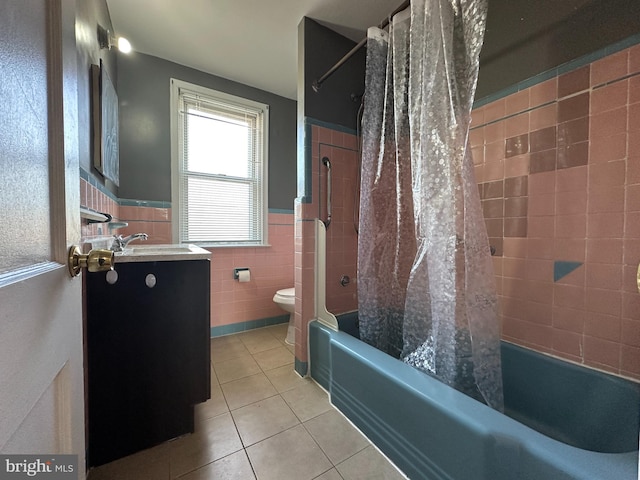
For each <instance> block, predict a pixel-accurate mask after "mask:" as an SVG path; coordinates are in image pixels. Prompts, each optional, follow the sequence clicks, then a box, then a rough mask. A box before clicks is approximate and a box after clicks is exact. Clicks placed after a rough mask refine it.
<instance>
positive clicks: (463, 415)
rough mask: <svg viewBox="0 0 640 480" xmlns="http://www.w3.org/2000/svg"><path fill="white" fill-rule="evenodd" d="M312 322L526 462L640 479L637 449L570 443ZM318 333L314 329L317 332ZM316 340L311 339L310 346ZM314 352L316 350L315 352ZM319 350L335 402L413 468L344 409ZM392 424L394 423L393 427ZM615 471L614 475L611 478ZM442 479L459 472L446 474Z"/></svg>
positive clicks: (335, 342) (399, 460)
mask: <svg viewBox="0 0 640 480" xmlns="http://www.w3.org/2000/svg"><path fill="white" fill-rule="evenodd" d="M309 327H310V329H311V330H315V329H318V332H321V333H322V334H324V335H327V336H328V338H329V344H328V348H329V349H331V348H337V349H340V350H342V351H344V352H345V353H347V354H349V355H352V356H354V357H356V358H357V360H358V361H360V362H362V363H363V364H364V365H366V366H367V367H368V368H371V369H373V370H376V371H377V372H379V373H380V374H381V375H384V376H385V378H386V380H388V381H390V382H393V383H396V384H399V385H408V386H410V388H411V391H412V393H413V394H415V395H416V396H418V397H421V399H422V400H423V401H425V402H427V403H428V404H429V405H430V406H432V407H434V408H436V409H438V410H439V411H441V412H442V414H443V415H446V416H449V417H456V418H459V419H462V420H463V421H464V422H465V425H468V426H469V428H470V429H472V430H473V431H474V433H477V434H478V435H479V436H482V437H486V438H487V439H489V441H490V442H492V445H493V447H495V448H498V449H503V448H506V449H507V450H510V451H514V452H517V455H518V459H520V460H522V461H523V462H524V464H525V465H526V464H531V465H534V464H535V465H537V464H538V463H541V464H545V465H547V464H549V463H552V464H553V465H554V466H557V467H558V468H560V469H561V471H562V472H563V473H565V474H566V476H565V477H564V478H575V479H585V480H593V479H597V478H602V479H608V478H620V479H624V478H635V475H637V472H638V451H630V452H625V453H601V452H594V451H590V450H584V449H581V448H578V447H573V446H571V445H567V444H565V443H562V442H560V441H558V440H555V439H553V438H550V437H547V436H546V435H544V434H542V433H540V432H537V431H536V430H534V429H532V428H531V427H528V426H526V425H524V424H522V423H520V422H518V421H517V420H514V419H512V418H510V417H508V416H506V415H504V414H502V413H500V412H497V411H495V410H493V409H491V408H490V407H488V406H486V405H484V404H481V403H480V402H477V401H476V400H473V399H471V398H469V397H467V396H466V395H464V394H462V393H460V392H458V391H456V390H454V389H453V388H451V387H449V386H447V385H445V384H443V383H441V382H439V381H438V380H436V379H434V378H431V377H429V376H428V375H426V374H424V373H423V372H420V371H418V370H416V369H414V368H412V367H410V366H409V365H406V364H404V363H403V362H401V361H400V360H397V359H394V358H392V357H391V356H389V355H387V354H385V353H383V352H380V351H378V350H377V349H375V348H373V347H371V346H370V345H367V344H366V343H364V342H362V341H360V340H358V339H356V338H354V337H352V336H350V335H349V334H346V333H344V332H340V331H337V332H336V331H334V330H332V329H330V328H327V327H326V326H324V325H322V324H320V323H319V322H317V321H312V322H311V324H310V325H309ZM318 332H314V334H315V333H318ZM310 333H311V332H310ZM314 341H315V340H314ZM313 343H314V342H311V344H310V347H311V346H312V345H313ZM316 347H317V346H316ZM312 348H315V347H312ZM310 353H312V352H311V351H310ZM317 353H321V352H314V355H313V356H314V357H315V361H314V362H312V364H311V375H312V377H313V378H314V379H315V380H316V381H318V382H319V383H320V384H321V385H322V386H323V387H324V388H325V389H326V390H327V391H328V392H329V396H330V399H331V403H332V404H333V405H334V406H336V407H337V408H338V409H340V411H341V412H342V413H343V414H344V415H346V416H347V417H348V418H349V419H350V420H351V421H353V422H354V423H355V424H356V426H358V428H360V429H361V430H362V431H363V432H365V434H367V436H369V438H370V439H371V440H372V441H373V442H374V443H376V445H377V446H378V448H380V449H381V450H382V451H383V452H385V454H386V455H388V456H389V458H391V460H392V461H393V462H394V463H396V465H398V466H399V467H400V468H401V469H403V470H404V471H405V473H409V472H408V471H407V470H406V468H411V465H407V460H406V458H405V457H403V456H400V457H399V456H398V455H397V454H396V451H395V450H394V447H393V446H388V445H385V439H384V438H376V435H375V434H374V435H372V433H371V428H369V427H368V426H367V425H362V424H361V422H359V421H358V419H357V418H353V414H351V415H350V412H349V411H345V409H344V408H345V405H344V402H343V401H342V400H341V399H340V398H339V397H340V395H341V392H340V389H341V388H342V387H341V386H340V385H337V384H336V383H335V382H334V381H333V378H332V377H333V374H332V372H331V370H332V365H331V362H332V358H331V357H332V354H331V353H330V352H329V354H328V359H326V358H325V360H328V363H329V365H328V366H327V367H328V370H327V371H325V372H324V373H323V372H319V368H320V370H322V369H323V367H324V366H322V365H317V363H321V361H318V359H317V355H316V354H317ZM381 365H383V366H389V365H391V366H390V368H389V369H388V371H385V369H383V368H381ZM318 373H320V376H322V375H328V378H327V379H326V381H325V384H324V385H323V382H322V379H319V378H317V376H318ZM443 398H444V399H447V402H446V403H442V402H440V399H443ZM341 407H342V408H341ZM390 428H393V427H392V426H391V427H390ZM378 441H380V442H381V444H379V443H378ZM523 468H524V467H523ZM612 473H613V475H614V476H613V477H611V474H612ZM631 473H633V476H630V474H631ZM416 478H417V477H416ZM439 478H454V477H448V476H442V477H439ZM501 478H502V477H501ZM505 478H507V477H505ZM531 478H535V477H531Z"/></svg>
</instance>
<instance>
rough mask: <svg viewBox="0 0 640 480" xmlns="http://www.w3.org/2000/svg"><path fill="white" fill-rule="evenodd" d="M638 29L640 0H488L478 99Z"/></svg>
mask: <svg viewBox="0 0 640 480" xmlns="http://www.w3.org/2000/svg"><path fill="white" fill-rule="evenodd" d="M638 32H640V1H638V0H563V1H562V2H558V0H536V1H531V0H489V12H488V15H487V29H486V32H485V36H484V46H483V48H482V53H481V54H480V72H479V76H478V89H477V90H476V99H482V98H483V97H486V96H488V95H491V94H493V93H496V92H499V91H500V90H502V89H504V88H507V87H510V86H512V85H515V84H517V83H518V82H521V81H523V80H526V79H528V78H531V77H534V76H535V75H537V74H539V73H542V72H545V71H547V70H551V69H552V68H555V67H558V66H560V65H562V64H563V63H566V62H569V61H571V60H574V59H576V58H579V57H581V56H583V55H586V54H589V53H592V52H595V51H598V50H600V49H602V48H605V47H607V46H609V45H611V44H613V43H615V42H618V41H621V40H624V39H625V38H627V37H630V36H631V35H634V34H636V33H638Z"/></svg>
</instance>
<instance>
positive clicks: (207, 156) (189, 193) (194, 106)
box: [177, 87, 267, 246]
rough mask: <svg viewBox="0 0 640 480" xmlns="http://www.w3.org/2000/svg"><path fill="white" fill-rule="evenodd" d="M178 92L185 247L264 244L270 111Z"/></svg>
mask: <svg viewBox="0 0 640 480" xmlns="http://www.w3.org/2000/svg"><path fill="white" fill-rule="evenodd" d="M215 93H217V92H212V93H211V94H203V93H201V92H196V91H193V90H191V89H188V88H184V87H180V88H179V89H178V99H179V100H178V124H179V132H178V137H179V152H178V157H179V158H178V169H177V170H178V176H179V182H178V188H179V199H178V201H179V203H180V206H179V216H180V218H179V226H178V234H179V237H180V242H181V243H200V244H210V245H213V246H215V245H220V246H225V245H229V246H232V245H237V246H241V245H247V246H251V245H263V244H265V243H266V234H265V218H264V216H265V210H266V204H265V201H266V200H265V199H266V131H265V130H266V125H267V121H266V119H267V108H266V106H264V105H254V104H252V103H254V102H251V104H247V103H245V102H243V101H242V99H237V98H234V99H231V100H230V99H229V98H228V97H229V96H224V97H223V98H220V97H219V96H217V95H216V94H215Z"/></svg>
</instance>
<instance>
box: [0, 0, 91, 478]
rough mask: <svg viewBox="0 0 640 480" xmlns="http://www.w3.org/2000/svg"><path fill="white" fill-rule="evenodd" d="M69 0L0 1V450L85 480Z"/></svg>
mask: <svg viewBox="0 0 640 480" xmlns="http://www.w3.org/2000/svg"><path fill="white" fill-rule="evenodd" d="M74 30H75V0H2V1H0V453H2V454H10V453H17V454H78V456H79V457H78V464H79V465H78V467H79V477H78V478H84V450H85V447H84V443H85V440H84V385H83V369H82V358H83V355H82V348H83V347H82V286H81V280H80V278H81V277H78V278H74V279H72V278H71V277H70V275H69V273H68V271H67V267H66V255H67V250H68V247H69V246H70V244H72V243H78V242H79V240H80V218H79V178H78V177H79V166H78V158H77V157H78V125H77V121H78V112H77V108H78V98H77V61H76V43H75V31H74Z"/></svg>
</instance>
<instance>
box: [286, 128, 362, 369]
mask: <svg viewBox="0 0 640 480" xmlns="http://www.w3.org/2000/svg"><path fill="white" fill-rule="evenodd" d="M310 142H311V172H306V174H307V175H309V174H310V175H311V177H312V184H311V185H312V190H311V192H310V193H311V200H312V201H311V203H300V201H299V200H296V206H295V222H296V226H295V256H296V257H295V258H296V266H295V287H296V313H295V318H296V358H297V359H298V360H300V361H301V362H306V361H307V325H308V324H309V322H310V321H311V320H313V319H314V318H315V223H314V221H315V219H317V218H320V219H322V220H326V219H327V211H326V198H327V177H326V173H327V169H326V167H325V166H324V165H323V164H322V162H321V160H322V158H323V157H325V156H326V157H328V158H329V160H330V162H331V166H332V182H331V183H332V212H331V213H332V220H331V224H330V225H329V228H328V229H327V255H326V261H327V284H326V292H327V305H326V306H327V309H328V310H329V311H330V312H332V313H334V314H339V313H344V312H349V311H353V310H356V309H357V308H358V302H357V297H356V290H357V287H356V277H357V274H356V265H357V251H358V246H357V236H356V233H355V230H354V228H353V203H354V201H355V197H356V193H355V181H356V173H357V165H358V153H357V150H358V142H357V139H356V136H355V135H351V134H348V133H343V132H339V131H336V130H333V129H329V128H325V127H320V126H317V125H313V126H312V128H311V139H310ZM343 275H347V276H349V278H350V284H349V285H347V286H346V287H343V286H342V285H341V283H340V280H341V278H342V276H343Z"/></svg>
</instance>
